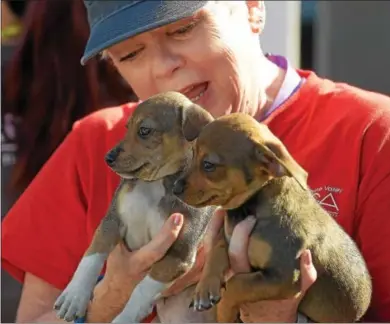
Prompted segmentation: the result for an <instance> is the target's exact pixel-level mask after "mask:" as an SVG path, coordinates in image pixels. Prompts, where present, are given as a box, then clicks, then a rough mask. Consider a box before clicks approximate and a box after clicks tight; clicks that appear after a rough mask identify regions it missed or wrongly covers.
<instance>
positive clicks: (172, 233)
mask: <svg viewBox="0 0 390 324" xmlns="http://www.w3.org/2000/svg"><path fill="white" fill-rule="evenodd" d="M183 220H184V219H183V215H182V214H173V215H171V216H170V217H169V218H168V220H167V221H166V222H165V224H164V226H163V227H162V228H161V230H160V231H159V233H158V234H157V235H156V236H155V237H154V238H153V240H152V241H150V242H149V243H148V244H147V245H145V246H143V247H142V248H140V249H139V250H138V251H135V252H133V253H132V256H131V263H132V266H133V267H137V272H143V271H145V270H146V269H149V268H150V267H151V266H152V265H153V264H154V263H155V262H157V261H158V260H160V259H161V258H162V257H163V256H164V255H165V253H166V252H167V251H168V249H169V248H170V247H171V246H172V244H173V243H174V242H175V241H176V239H177V237H178V236H179V233H180V230H181V228H182V226H183Z"/></svg>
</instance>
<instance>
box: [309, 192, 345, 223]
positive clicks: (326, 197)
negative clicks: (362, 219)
mask: <svg viewBox="0 0 390 324" xmlns="http://www.w3.org/2000/svg"><path fill="white" fill-rule="evenodd" d="M342 192H343V189H341V188H338V187H332V186H322V187H319V188H316V189H313V190H312V194H313V196H314V198H315V199H316V200H317V201H318V203H319V204H320V205H321V206H322V208H324V209H325V210H326V211H327V212H328V213H329V214H330V215H331V216H333V217H337V216H338V215H339V212H340V209H339V206H338V204H337V199H338V198H337V197H338V196H339V195H340V194H341V193H342Z"/></svg>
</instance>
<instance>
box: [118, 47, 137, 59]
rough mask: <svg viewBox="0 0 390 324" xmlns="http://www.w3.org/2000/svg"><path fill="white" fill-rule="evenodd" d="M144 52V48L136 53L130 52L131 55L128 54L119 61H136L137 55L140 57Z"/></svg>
mask: <svg viewBox="0 0 390 324" xmlns="http://www.w3.org/2000/svg"><path fill="white" fill-rule="evenodd" d="M142 50H143V48H140V49H138V50H136V51H134V52H130V53H129V54H127V55H125V56H123V57H121V58H120V59H119V61H120V62H123V61H131V60H134V59H135V58H136V57H137V55H138V54H139V53H140V52H141V51H142Z"/></svg>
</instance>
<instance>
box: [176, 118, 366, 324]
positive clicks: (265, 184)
mask: <svg viewBox="0 0 390 324" xmlns="http://www.w3.org/2000/svg"><path fill="white" fill-rule="evenodd" d="M193 161H194V162H193V164H192V165H191V167H190V168H189V170H188V173H186V175H185V176H184V177H183V178H182V179H180V180H179V181H177V183H176V186H175V187H176V188H175V192H176V194H178V196H179V197H180V198H181V199H183V201H184V202H186V203H188V204H190V205H193V206H196V207H204V206H208V205H220V206H222V207H223V208H225V209H227V217H226V219H225V227H224V232H223V233H222V234H221V235H220V239H219V242H218V244H217V245H216V246H215V248H214V250H213V251H212V252H211V255H210V256H209V257H208V260H207V261H206V265H205V268H204V272H203V274H202V279H201V280H200V282H199V284H198V286H197V288H196V294H195V296H194V305H195V307H196V308H197V309H198V310H203V309H209V308H210V307H211V306H213V305H215V304H216V303H218V302H219V301H220V303H219V307H218V321H219V322H232V321H235V319H236V318H237V314H238V312H239V306H240V305H241V304H242V303H245V302H255V301H260V300H279V299H286V298H291V297H293V296H296V295H298V294H300V290H301V287H300V262H299V257H300V255H301V253H302V251H303V250H304V249H309V250H310V251H311V253H312V258H313V264H314V266H315V268H316V269H317V273H318V277H317V280H316V281H315V283H314V284H313V285H312V286H311V287H310V288H309V290H308V291H307V292H306V294H305V296H304V297H303V299H302V301H301V303H300V306H299V311H301V312H302V313H304V314H305V315H307V316H308V317H309V318H311V319H312V320H314V321H316V322H354V321H357V320H359V319H360V318H361V317H362V316H363V315H364V313H365V312H366V310H367V308H368V306H369V303H370V300H371V293H372V286H371V278H370V275H369V273H368V271H367V268H366V264H365V261H364V259H363V257H362V256H361V254H360V252H359V250H358V248H357V246H356V244H355V243H354V242H353V241H352V239H351V238H350V237H349V236H348V235H347V234H346V233H345V232H344V230H343V229H342V228H341V227H340V226H339V225H338V224H337V223H336V221H335V220H334V219H333V218H332V217H331V216H330V215H329V214H328V213H327V212H326V211H325V210H323V209H322V208H321V206H320V205H319V204H318V203H317V201H316V200H315V199H314V197H313V196H312V194H311V192H310V190H309V189H308V187H307V184H306V179H307V173H306V171H305V170H303V169H302V168H301V167H300V166H299V164H298V163H297V162H296V161H295V160H294V159H293V157H292V156H291V155H290V154H289V152H288V151H287V149H286V148H285V146H284V145H283V144H282V143H281V141H280V140H279V139H277V138H276V137H275V136H274V135H273V134H272V133H271V131H270V130H269V129H268V128H267V127H266V126H265V125H262V124H259V123H258V122H257V121H256V120H254V119H253V118H252V117H250V116H248V115H246V114H241V113H236V114H231V115H228V116H224V117H221V118H219V119H217V120H215V121H214V122H212V123H210V124H208V125H207V126H206V127H205V128H204V129H203V130H202V132H201V133H200V135H199V137H198V139H197V140H196V147H195V157H194V159H193ZM249 215H254V216H255V217H256V220H257V222H256V224H255V226H254V229H253V231H252V233H251V236H250V241H249V247H248V255H249V261H250V265H251V267H252V272H251V273H247V274H237V275H235V276H234V277H232V278H231V279H230V280H229V281H228V282H227V283H226V291H225V293H224V294H221V292H222V290H221V288H222V286H223V285H224V280H223V278H224V272H225V271H226V270H227V269H228V268H229V260H228V255H227V244H228V241H229V239H230V236H231V234H232V231H233V229H234V227H235V226H236V225H237V224H238V222H240V221H242V220H243V219H245V218H246V217H247V216H249ZM221 297H222V298H221Z"/></svg>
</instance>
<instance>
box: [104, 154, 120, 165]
mask: <svg viewBox="0 0 390 324" xmlns="http://www.w3.org/2000/svg"><path fill="white" fill-rule="evenodd" d="M118 153H119V151H118V150H111V151H110V152H108V153H107V154H106V157H105V160H106V163H107V164H108V165H109V166H112V165H113V164H114V163H115V160H116V158H117V157H118Z"/></svg>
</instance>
